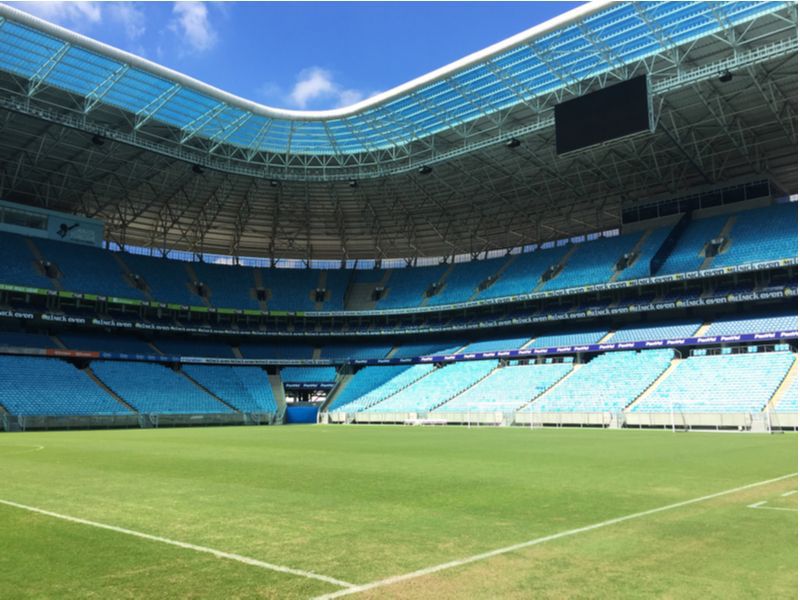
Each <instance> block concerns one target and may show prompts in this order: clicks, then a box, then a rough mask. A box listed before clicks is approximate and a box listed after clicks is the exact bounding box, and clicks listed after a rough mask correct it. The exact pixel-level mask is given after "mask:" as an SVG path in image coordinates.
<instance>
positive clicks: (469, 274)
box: [428, 258, 508, 306]
mask: <svg viewBox="0 0 800 600" xmlns="http://www.w3.org/2000/svg"><path fill="white" fill-rule="evenodd" d="M507 260H508V259H507V258H500V259H497V258H496V259H489V260H473V261H470V262H465V263H457V264H455V265H453V268H452V270H451V271H450V273H449V274H448V275H447V279H446V280H445V283H444V287H443V288H442V290H441V291H440V292H439V293H438V294H436V295H435V296H433V297H432V298H431V299H430V300H429V301H428V305H429V306H434V305H441V304H455V303H457V302H466V301H467V300H469V299H470V297H471V296H472V295H473V294H475V292H477V291H478V286H479V285H480V284H481V283H483V281H485V280H486V279H488V278H489V277H491V276H492V275H494V274H495V273H497V271H498V270H499V269H500V267H502V266H503V264H504V263H505V262H506V261H507Z"/></svg>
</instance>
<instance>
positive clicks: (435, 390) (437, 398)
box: [367, 360, 497, 413]
mask: <svg viewBox="0 0 800 600" xmlns="http://www.w3.org/2000/svg"><path fill="white" fill-rule="evenodd" d="M495 367H497V363H496V362H495V361H493V360H480V361H474V362H459V363H453V364H449V365H446V366H444V367H440V368H437V369H434V370H433V371H432V372H431V373H430V374H428V375H426V376H425V377H423V378H422V379H420V380H418V381H416V382H415V383H414V384H413V385H410V386H408V387H406V388H404V389H402V390H400V391H399V392H398V393H396V394H394V395H393V396H390V397H389V398H387V399H386V400H384V401H382V402H379V403H378V404H375V405H374V406H371V407H370V408H368V409H367V411H369V412H407V413H412V412H426V411H429V410H433V409H434V408H436V407H437V406H439V405H440V404H442V403H443V402H446V401H447V400H450V399H451V398H452V397H453V396H455V395H456V394H459V393H461V392H463V391H464V390H466V389H467V388H469V387H471V386H473V385H475V384H476V383H477V382H478V381H480V380H481V379H483V378H484V377H486V376H487V375H488V374H489V373H491V371H492V370H493V369H494V368H495Z"/></svg>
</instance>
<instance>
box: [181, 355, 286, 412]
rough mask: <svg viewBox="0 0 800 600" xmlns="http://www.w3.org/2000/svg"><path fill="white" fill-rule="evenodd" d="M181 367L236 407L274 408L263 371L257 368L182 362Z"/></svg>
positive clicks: (269, 388) (272, 410)
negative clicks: (186, 363) (183, 363)
mask: <svg viewBox="0 0 800 600" xmlns="http://www.w3.org/2000/svg"><path fill="white" fill-rule="evenodd" d="M183 370H184V372H186V374H187V375H188V376H189V377H191V378H192V379H194V380H195V381H196V382H197V383H199V384H200V385H202V386H203V387H204V388H206V389H207V390H209V391H210V392H211V393H212V394H214V395H215V396H217V397H218V398H220V399H221V400H223V401H224V402H227V403H228V404H230V405H231V406H233V407H234V408H235V409H236V410H239V411H242V412H247V413H259V412H265V413H271V412H275V411H276V410H277V409H278V407H277V403H276V402H275V396H274V395H273V394H272V386H271V385H270V383H269V379H268V378H267V374H266V373H265V372H264V371H263V370H261V369H259V368H258V367H228V366H213V367H212V366H205V365H202V366H201V365H184V366H183Z"/></svg>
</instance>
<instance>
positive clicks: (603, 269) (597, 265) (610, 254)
mask: <svg viewBox="0 0 800 600" xmlns="http://www.w3.org/2000/svg"><path fill="white" fill-rule="evenodd" d="M643 235H644V234H643V233H642V232H641V231H639V232H637V233H633V234H630V235H621V236H617V237H610V238H600V239H597V240H594V241H590V242H583V243H581V244H576V245H575V250H574V251H573V253H572V254H571V255H570V257H569V258H568V259H567V263H566V265H565V266H564V268H563V269H562V270H561V272H560V273H559V274H558V275H556V276H555V277H553V278H552V279H550V280H548V281H545V282H544V284H543V285H542V287H541V290H542V291H545V290H555V289H563V288H570V287H576V286H580V285H594V284H597V283H608V281H609V280H610V279H611V277H612V276H613V275H614V271H615V268H614V266H615V265H616V263H617V260H619V259H620V258H621V257H622V255H623V254H625V253H626V252H630V251H631V250H633V247H634V246H635V245H636V243H637V242H638V241H639V240H640V239H641V237H642V236H643Z"/></svg>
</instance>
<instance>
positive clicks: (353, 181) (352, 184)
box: [347, 179, 358, 188]
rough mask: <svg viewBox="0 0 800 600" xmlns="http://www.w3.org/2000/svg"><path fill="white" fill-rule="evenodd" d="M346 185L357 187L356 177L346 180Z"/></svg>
mask: <svg viewBox="0 0 800 600" xmlns="http://www.w3.org/2000/svg"><path fill="white" fill-rule="evenodd" d="M347 185H349V186H350V187H351V188H357V187H358V181H357V180H356V179H351V180H350V181H348V182H347Z"/></svg>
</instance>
